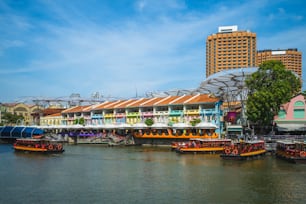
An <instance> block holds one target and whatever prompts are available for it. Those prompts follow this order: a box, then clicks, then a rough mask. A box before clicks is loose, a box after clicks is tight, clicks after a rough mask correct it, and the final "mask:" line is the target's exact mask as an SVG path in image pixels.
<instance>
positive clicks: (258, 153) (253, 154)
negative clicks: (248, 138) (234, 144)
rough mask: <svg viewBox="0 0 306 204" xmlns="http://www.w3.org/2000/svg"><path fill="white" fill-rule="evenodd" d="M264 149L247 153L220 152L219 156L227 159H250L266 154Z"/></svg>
mask: <svg viewBox="0 0 306 204" xmlns="http://www.w3.org/2000/svg"><path fill="white" fill-rule="evenodd" d="M266 152H267V151H266V150H259V151H253V152H248V153H242V154H237V155H233V154H221V155H220V157H222V158H223V159H227V160H251V159H258V158H260V157H262V156H264V155H265V154H266Z"/></svg>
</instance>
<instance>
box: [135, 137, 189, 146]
mask: <svg viewBox="0 0 306 204" xmlns="http://www.w3.org/2000/svg"><path fill="white" fill-rule="evenodd" d="M189 140H190V137H186V138H183V137H180V138H178V137H168V138H165V137H156V138H149V137H148V138H145V137H142V138H139V137H134V141H135V145H153V146H154V145H167V146H171V144H172V143H173V142H188V141H189Z"/></svg>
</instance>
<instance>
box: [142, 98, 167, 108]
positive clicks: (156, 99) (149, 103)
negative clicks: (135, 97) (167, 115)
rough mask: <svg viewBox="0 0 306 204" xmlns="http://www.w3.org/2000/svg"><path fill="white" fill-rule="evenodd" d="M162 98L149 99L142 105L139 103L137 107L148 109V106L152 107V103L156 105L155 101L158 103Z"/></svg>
mask: <svg viewBox="0 0 306 204" xmlns="http://www.w3.org/2000/svg"><path fill="white" fill-rule="evenodd" d="M161 99H163V98H150V99H148V100H147V101H144V102H143V103H140V104H139V106H140V107H148V106H153V104H154V103H156V102H157V101H160V100H161Z"/></svg>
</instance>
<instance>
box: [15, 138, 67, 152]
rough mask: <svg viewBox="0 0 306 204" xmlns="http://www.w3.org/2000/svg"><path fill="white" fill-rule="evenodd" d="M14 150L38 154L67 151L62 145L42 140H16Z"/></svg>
mask: <svg viewBox="0 0 306 204" xmlns="http://www.w3.org/2000/svg"><path fill="white" fill-rule="evenodd" d="M13 148H14V149H15V151H23V152H36V153H63V152H64V151H65V150H64V148H63V145H62V143H59V142H57V141H52V140H49V139H42V138H23V139H16V142H15V143H14V145H13Z"/></svg>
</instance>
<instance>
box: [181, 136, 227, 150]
mask: <svg viewBox="0 0 306 204" xmlns="http://www.w3.org/2000/svg"><path fill="white" fill-rule="evenodd" d="M230 144H231V140H230V139H202V138H200V139H191V140H190V141H189V142H188V143H185V144H184V143H179V144H177V147H176V149H175V151H176V152H177V153H221V152H222V151H223V150H224V148H225V147H226V146H229V145H230Z"/></svg>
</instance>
